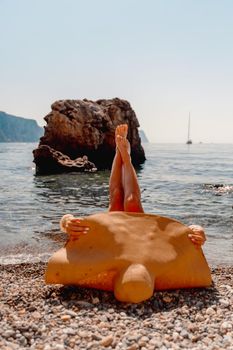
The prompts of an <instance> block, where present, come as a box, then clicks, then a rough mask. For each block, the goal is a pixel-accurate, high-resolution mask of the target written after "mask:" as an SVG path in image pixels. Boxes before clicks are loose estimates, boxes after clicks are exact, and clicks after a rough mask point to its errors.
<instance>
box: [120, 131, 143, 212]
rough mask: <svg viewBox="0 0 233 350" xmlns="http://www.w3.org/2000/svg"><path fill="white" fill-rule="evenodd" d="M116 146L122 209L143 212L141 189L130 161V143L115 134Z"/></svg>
mask: <svg viewBox="0 0 233 350" xmlns="http://www.w3.org/2000/svg"><path fill="white" fill-rule="evenodd" d="M116 144H117V148H118V150H119V151H120V154H121V160H122V185H123V189H124V211H128V212H140V213H143V212H144V211H143V208H142V204H141V191H140V188H139V184H138V179H137V175H136V172H135V170H134V167H133V165H132V163H131V157H130V144H129V141H128V140H127V139H126V137H125V136H123V137H122V136H120V135H117V136H116Z"/></svg>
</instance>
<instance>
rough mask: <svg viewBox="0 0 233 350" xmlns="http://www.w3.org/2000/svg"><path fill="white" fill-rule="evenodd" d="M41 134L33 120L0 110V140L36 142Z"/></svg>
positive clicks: (39, 128) (41, 130) (40, 129)
mask: <svg viewBox="0 0 233 350" xmlns="http://www.w3.org/2000/svg"><path fill="white" fill-rule="evenodd" d="M42 135H43V128H41V127H40V126H39V125H38V124H37V122H36V121H35V120H33V119H26V118H22V117H16V116H15V115H11V114H8V113H5V112H2V111H0V142H37V141H38V140H39V138H40V137H41V136H42Z"/></svg>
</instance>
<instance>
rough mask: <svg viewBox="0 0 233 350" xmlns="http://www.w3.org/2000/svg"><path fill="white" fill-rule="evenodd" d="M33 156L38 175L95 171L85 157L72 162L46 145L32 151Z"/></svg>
mask: <svg viewBox="0 0 233 350" xmlns="http://www.w3.org/2000/svg"><path fill="white" fill-rule="evenodd" d="M33 155H34V162H35V163H36V173H37V174H38V175H44V174H48V173H54V172H55V173H64V172H73V171H76V172H94V171H96V170H97V169H96V167H95V164H94V163H92V162H89V160H88V158H87V156H83V157H79V158H76V159H74V160H72V159H70V158H69V157H68V156H66V155H64V154H63V153H61V152H59V151H56V150H54V149H53V148H51V147H49V146H46V145H42V146H39V147H38V148H37V149H36V150H34V151H33Z"/></svg>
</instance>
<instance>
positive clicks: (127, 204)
mask: <svg viewBox="0 0 233 350" xmlns="http://www.w3.org/2000/svg"><path fill="white" fill-rule="evenodd" d="M124 211H128V212H135V213H143V208H142V204H141V199H140V195H138V194H136V193H131V194H130V195H128V196H126V197H125V199H124Z"/></svg>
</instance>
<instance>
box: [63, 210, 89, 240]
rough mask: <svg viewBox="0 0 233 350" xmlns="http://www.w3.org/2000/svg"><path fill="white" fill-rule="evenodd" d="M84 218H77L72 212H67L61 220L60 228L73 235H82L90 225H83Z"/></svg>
mask: <svg viewBox="0 0 233 350" xmlns="http://www.w3.org/2000/svg"><path fill="white" fill-rule="evenodd" d="M82 221H83V218H75V217H74V216H73V215H71V214H66V215H64V216H63V217H62V219H61V221H60V228H61V230H62V231H63V232H65V233H68V234H69V235H72V236H80V235H82V234H86V233H87V232H88V231H89V227H88V226H86V225H82Z"/></svg>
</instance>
